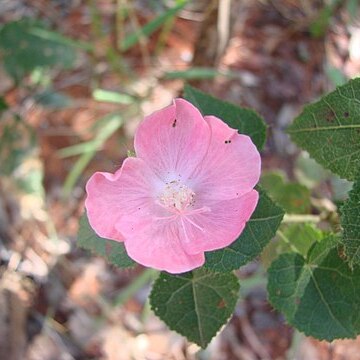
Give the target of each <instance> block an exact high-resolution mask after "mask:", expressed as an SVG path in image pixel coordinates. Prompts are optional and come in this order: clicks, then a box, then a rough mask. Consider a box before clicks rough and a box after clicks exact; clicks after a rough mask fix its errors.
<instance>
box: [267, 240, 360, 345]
mask: <svg viewBox="0 0 360 360" xmlns="http://www.w3.org/2000/svg"><path fill="white" fill-rule="evenodd" d="M268 273H269V282H268V292H269V300H270V302H271V304H272V305H273V306H274V307H275V308H276V309H277V310H279V311H281V312H283V313H284V314H285V317H286V320H287V321H288V322H289V323H290V324H291V325H293V326H295V327H296V328H297V329H298V330H300V331H302V332H304V333H305V334H306V335H308V336H313V337H315V338H317V339H320V340H328V341H332V340H334V339H338V338H354V337H356V335H357V334H358V333H359V332H360V317H359V312H360V270H359V269H357V270H355V271H351V270H350V268H349V267H348V265H347V264H346V262H344V261H343V260H342V259H341V257H340V255H339V254H338V250H337V242H336V238H335V237H334V236H330V237H328V238H326V239H323V240H322V241H321V242H320V243H317V244H316V245H314V247H313V248H312V249H310V251H309V254H308V259H307V260H306V259H305V258H304V257H302V256H301V255H299V254H296V253H292V254H284V255H281V256H280V257H279V258H278V259H277V260H275V261H274V262H273V263H272V265H271V267H270V268H269V271H268Z"/></svg>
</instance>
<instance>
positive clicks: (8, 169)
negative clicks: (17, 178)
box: [0, 115, 37, 176]
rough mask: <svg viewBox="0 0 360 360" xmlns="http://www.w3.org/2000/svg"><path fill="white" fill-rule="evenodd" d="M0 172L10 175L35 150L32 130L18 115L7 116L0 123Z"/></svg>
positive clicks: (34, 137)
mask: <svg viewBox="0 0 360 360" xmlns="http://www.w3.org/2000/svg"><path fill="white" fill-rule="evenodd" d="M1 125H2V127H1V128H0V131H1V141H0V174H2V175H5V176H11V175H12V174H13V172H14V171H15V170H16V169H17V168H18V167H19V166H20V165H21V164H22V163H24V161H25V159H26V158H28V157H29V154H31V153H33V152H34V151H36V147H37V141H36V136H35V132H34V130H33V129H32V128H31V127H29V126H28V125H27V124H26V122H25V121H24V120H23V119H22V118H21V117H20V116H16V115H15V116H13V117H9V118H7V119H6V120H4V122H3V123H2V124H1Z"/></svg>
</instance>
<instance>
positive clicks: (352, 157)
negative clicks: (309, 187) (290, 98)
mask: <svg viewBox="0 0 360 360" xmlns="http://www.w3.org/2000/svg"><path fill="white" fill-rule="evenodd" d="M288 132H289V134H290V136H291V139H292V140H293V141H294V142H295V143H296V144H297V145H298V146H300V147H301V148H302V149H304V150H306V151H308V152H309V154H310V156H311V157H313V158H314V159H315V160H316V161H317V162H318V163H319V164H321V165H323V166H324V167H325V168H327V169H329V170H331V171H332V172H334V173H336V174H338V175H340V176H341V177H343V178H346V179H348V180H354V179H355V176H356V173H357V170H358V168H359V167H360V78H357V79H354V80H350V81H349V82H348V83H347V84H346V85H343V86H341V87H338V88H337V89H336V90H335V91H334V92H332V93H330V94H328V95H326V96H325V97H323V98H322V99H321V100H320V101H318V102H316V103H313V104H311V105H308V106H306V107H305V108H304V111H303V112H302V113H301V114H300V115H299V116H298V117H297V118H296V119H295V121H294V123H293V124H292V125H291V126H290V127H289V129H288Z"/></svg>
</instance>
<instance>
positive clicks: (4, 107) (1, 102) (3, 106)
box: [0, 96, 9, 114]
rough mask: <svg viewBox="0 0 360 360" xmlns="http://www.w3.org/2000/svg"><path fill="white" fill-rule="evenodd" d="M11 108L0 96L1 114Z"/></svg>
mask: <svg viewBox="0 0 360 360" xmlns="http://www.w3.org/2000/svg"><path fill="white" fill-rule="evenodd" d="M8 108H9V106H8V104H7V103H6V101H5V99H4V98H3V97H2V96H0V114H1V113H2V112H3V111H5V110H7V109H8Z"/></svg>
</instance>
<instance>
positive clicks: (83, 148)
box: [59, 113, 123, 196]
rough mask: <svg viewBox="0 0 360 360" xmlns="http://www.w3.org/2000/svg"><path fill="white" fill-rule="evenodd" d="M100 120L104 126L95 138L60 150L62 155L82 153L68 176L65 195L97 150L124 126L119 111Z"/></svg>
mask: <svg viewBox="0 0 360 360" xmlns="http://www.w3.org/2000/svg"><path fill="white" fill-rule="evenodd" d="M103 120H106V121H103ZM98 122H101V124H102V127H101V128H100V129H99V130H98V131H97V133H96V136H95V138H94V139H93V140H91V141H88V142H85V143H82V144H76V145H73V146H69V147H67V148H63V149H61V150H60V151H59V154H60V156H62V157H66V156H72V155H76V154H81V156H80V157H79V159H78V160H77V161H76V163H75V165H74V166H73V168H72V170H71V171H70V172H69V174H68V175H67V177H66V180H65V184H64V188H63V191H64V195H65V196H68V195H69V194H70V192H71V191H72V189H73V188H74V186H75V184H76V181H77V180H78V178H79V177H80V175H81V173H82V172H83V171H84V170H85V168H86V166H87V165H88V164H89V162H90V161H91V160H92V158H93V157H94V156H95V154H96V151H98V150H99V149H100V148H101V147H102V146H103V144H104V143H105V141H106V140H107V139H108V138H109V137H110V136H112V135H113V134H114V133H115V132H116V131H117V130H118V129H119V128H120V127H121V126H122V124H123V118H122V117H121V116H120V115H119V114H118V113H112V114H108V115H106V116H105V117H104V118H102V119H100V120H98Z"/></svg>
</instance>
